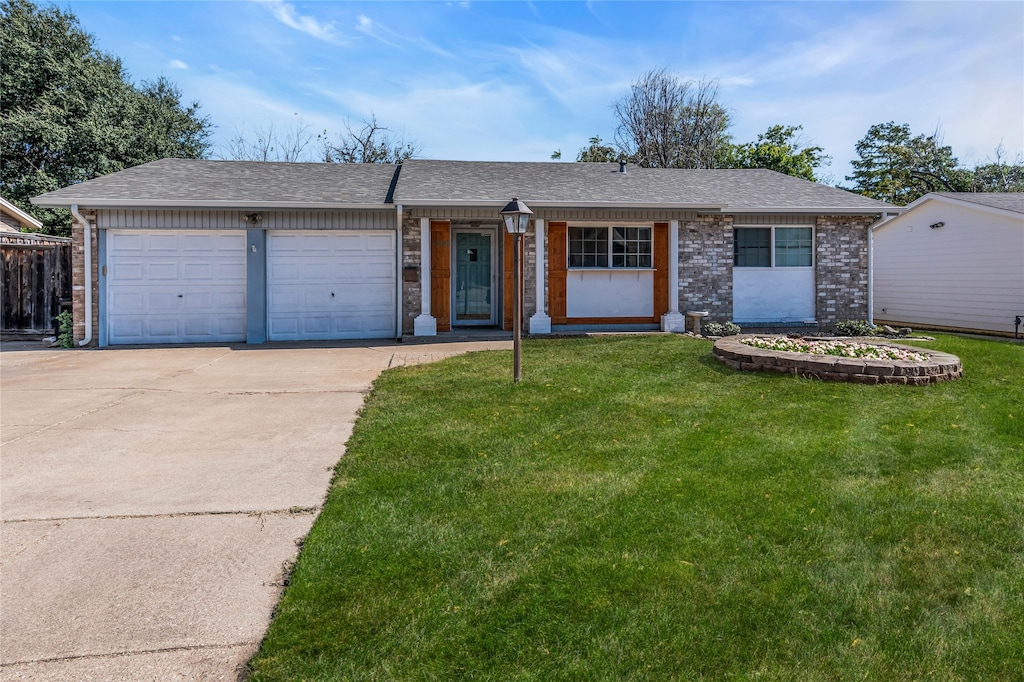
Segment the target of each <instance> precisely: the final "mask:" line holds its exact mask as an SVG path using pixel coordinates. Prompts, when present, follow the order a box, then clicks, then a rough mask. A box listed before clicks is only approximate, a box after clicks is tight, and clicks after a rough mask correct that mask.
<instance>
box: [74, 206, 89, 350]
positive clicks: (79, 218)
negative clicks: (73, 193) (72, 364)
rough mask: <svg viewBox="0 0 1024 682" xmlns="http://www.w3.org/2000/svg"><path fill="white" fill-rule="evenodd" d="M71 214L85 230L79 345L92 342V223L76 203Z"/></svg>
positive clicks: (86, 344)
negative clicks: (82, 335)
mask: <svg viewBox="0 0 1024 682" xmlns="http://www.w3.org/2000/svg"><path fill="white" fill-rule="evenodd" d="M71 215H73V216H74V217H75V220H77V221H78V222H79V223H80V224H81V225H82V227H83V228H84V230H85V338H84V339H82V340H81V341H79V342H78V345H79V346H88V345H89V344H90V343H92V224H91V223H90V222H89V221H88V220H87V219H86V218H85V216H83V215H82V214H81V213H79V212H78V204H71Z"/></svg>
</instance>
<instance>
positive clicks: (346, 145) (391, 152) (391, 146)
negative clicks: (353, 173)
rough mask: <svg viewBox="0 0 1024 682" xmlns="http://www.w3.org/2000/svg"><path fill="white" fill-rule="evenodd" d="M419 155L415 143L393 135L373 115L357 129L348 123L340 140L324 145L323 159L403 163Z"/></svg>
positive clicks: (339, 161) (331, 160) (349, 161)
mask: <svg viewBox="0 0 1024 682" xmlns="http://www.w3.org/2000/svg"><path fill="white" fill-rule="evenodd" d="M420 153H421V150H420V148H419V145H418V144H417V143H416V142H415V141H410V142H406V140H405V137H404V136H397V137H396V136H393V135H392V134H391V133H390V131H389V129H388V128H387V127H386V126H383V125H381V124H380V123H378V122H377V117H376V115H374V114H370V119H369V120H365V119H364V120H363V122H362V126H361V127H360V128H359V129H358V130H356V129H354V128H353V127H352V124H351V123H349V122H346V123H345V133H344V135H343V136H342V139H341V141H340V142H337V143H333V142H326V143H325V144H324V160H325V161H328V162H331V163H402V162H403V161H405V160H406V159H413V158H416V157H417V156H419V155H420Z"/></svg>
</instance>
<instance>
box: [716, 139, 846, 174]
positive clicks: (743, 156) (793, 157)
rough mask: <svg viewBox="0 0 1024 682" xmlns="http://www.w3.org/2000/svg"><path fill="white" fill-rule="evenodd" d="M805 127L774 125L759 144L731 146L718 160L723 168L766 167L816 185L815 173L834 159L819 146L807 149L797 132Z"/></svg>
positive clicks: (747, 143)
mask: <svg viewBox="0 0 1024 682" xmlns="http://www.w3.org/2000/svg"><path fill="white" fill-rule="evenodd" d="M802 129H803V126H783V125H774V126H771V127H770V128H768V131H767V132H764V133H761V134H759V135H758V136H757V141H756V142H746V143H744V144H737V145H728V147H727V148H726V149H725V152H724V154H723V155H722V158H720V160H719V167H721V168H767V169H769V170H773V171H778V172H779V173H785V174H786V175H792V176H793V177H797V178H803V179H804V180H810V181H811V182H817V181H818V179H817V177H815V174H814V171H815V169H816V168H818V167H819V166H821V165H823V164H827V163H828V162H829V161H830V160H831V159H830V157H828V156H826V155H825V150H824V149H822V148H821V147H817V146H804V145H803V144H802V143H801V142H800V141H799V139H797V133H798V132H799V131H800V130H802Z"/></svg>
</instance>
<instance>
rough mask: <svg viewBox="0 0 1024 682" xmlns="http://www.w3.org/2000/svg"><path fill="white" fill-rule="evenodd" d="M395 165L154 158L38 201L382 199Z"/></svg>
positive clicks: (340, 202)
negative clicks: (154, 159)
mask: <svg viewBox="0 0 1024 682" xmlns="http://www.w3.org/2000/svg"><path fill="white" fill-rule="evenodd" d="M396 168H397V166H393V165H388V164H369V163H367V164H356V163H279V162H263V161H208V160H205V159H161V160H160V161H151V162H150V163H146V164H143V165H141V166H134V167H132V168H128V169H125V170H123V171H120V172H118V173H111V174H110V175H103V176H100V177H98V178H94V179H92V180H87V181H85V182H82V183H79V184H76V185H71V186H70V187H64V188H63V189H58V190H55V191H53V192H47V193H46V194H43V195H41V196H38V197H35V198H34V199H33V200H32V201H33V203H35V204H38V205H40V206H70V205H71V204H80V205H82V206H89V207H94V208H102V207H111V208H113V207H166V208H170V207H197V206H203V207H217V208H306V207H309V208H357V207H373V208H385V207H387V198H388V194H389V192H390V190H391V183H392V180H393V179H394V177H395V169H396Z"/></svg>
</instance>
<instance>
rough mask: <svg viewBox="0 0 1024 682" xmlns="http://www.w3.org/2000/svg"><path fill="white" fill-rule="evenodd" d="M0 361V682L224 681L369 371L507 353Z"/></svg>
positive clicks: (18, 353)
mask: <svg viewBox="0 0 1024 682" xmlns="http://www.w3.org/2000/svg"><path fill="white" fill-rule="evenodd" d="M19 347H23V345H22V344H7V343H5V344H4V345H3V348H2V350H3V352H0V389H2V390H0V429H2V431H0V519H2V531H0V679H2V680H20V679H31V680H71V679H74V680H161V681H163V680H179V679H180V680H185V679H188V680H199V679H201V680H236V679H237V678H238V675H239V673H240V672H241V671H242V669H243V666H244V664H245V662H246V660H248V658H249V657H250V656H251V655H252V654H253V653H254V652H255V650H256V647H257V646H258V644H259V642H260V640H261V639H262V637H263V635H264V633H265V631H266V628H267V624H268V623H269V621H270V616H271V613H272V610H273V608H274V605H275V603H276V602H277V600H278V597H279V595H280V591H281V581H282V578H283V575H284V570H285V568H286V566H287V565H288V564H289V563H290V562H291V561H293V560H294V558H295V556H296V554H297V551H298V543H299V542H300V541H301V539H302V538H303V537H305V535H306V534H307V532H308V531H309V528H310V526H311V525H312V523H313V520H314V518H315V516H316V514H317V512H318V511H319V509H320V505H321V504H322V502H323V498H324V495H325V493H326V490H327V486H328V483H329V481H330V478H331V473H332V467H333V466H334V464H335V463H336V462H337V461H338V459H339V457H340V456H341V455H342V453H343V452H344V444H345V442H346V440H347V439H348V437H349V434H350V433H351V429H352V424H353V421H354V419H355V415H356V411H357V410H358V409H359V407H360V406H361V405H362V402H363V396H364V393H365V391H366V390H367V389H368V388H369V386H370V384H371V382H372V381H373V380H374V379H375V378H376V377H377V376H378V374H379V373H380V372H381V371H383V370H384V369H387V368H389V367H394V366H397V365H407V364H417V363H421V362H430V361H434V360H438V359H441V358H445V357H449V356H451V355H455V354H458V353H462V352H466V351H470V350H480V349H499V348H500V349H504V348H510V347H511V342H509V341H504V340H501V341H464V342H457V343H448V344H439V343H431V344H423V345H417V344H416V343H415V342H412V343H410V342H408V341H407V342H406V343H404V344H391V345H369V344H344V345H339V346H337V347H330V348H311V347H297V346H287V347H276V348H275V347H257V348H252V347H240V348H228V347H202V348H145V349H121V350H109V349H108V350H89V351H83V350H19V349H18V348H19Z"/></svg>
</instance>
